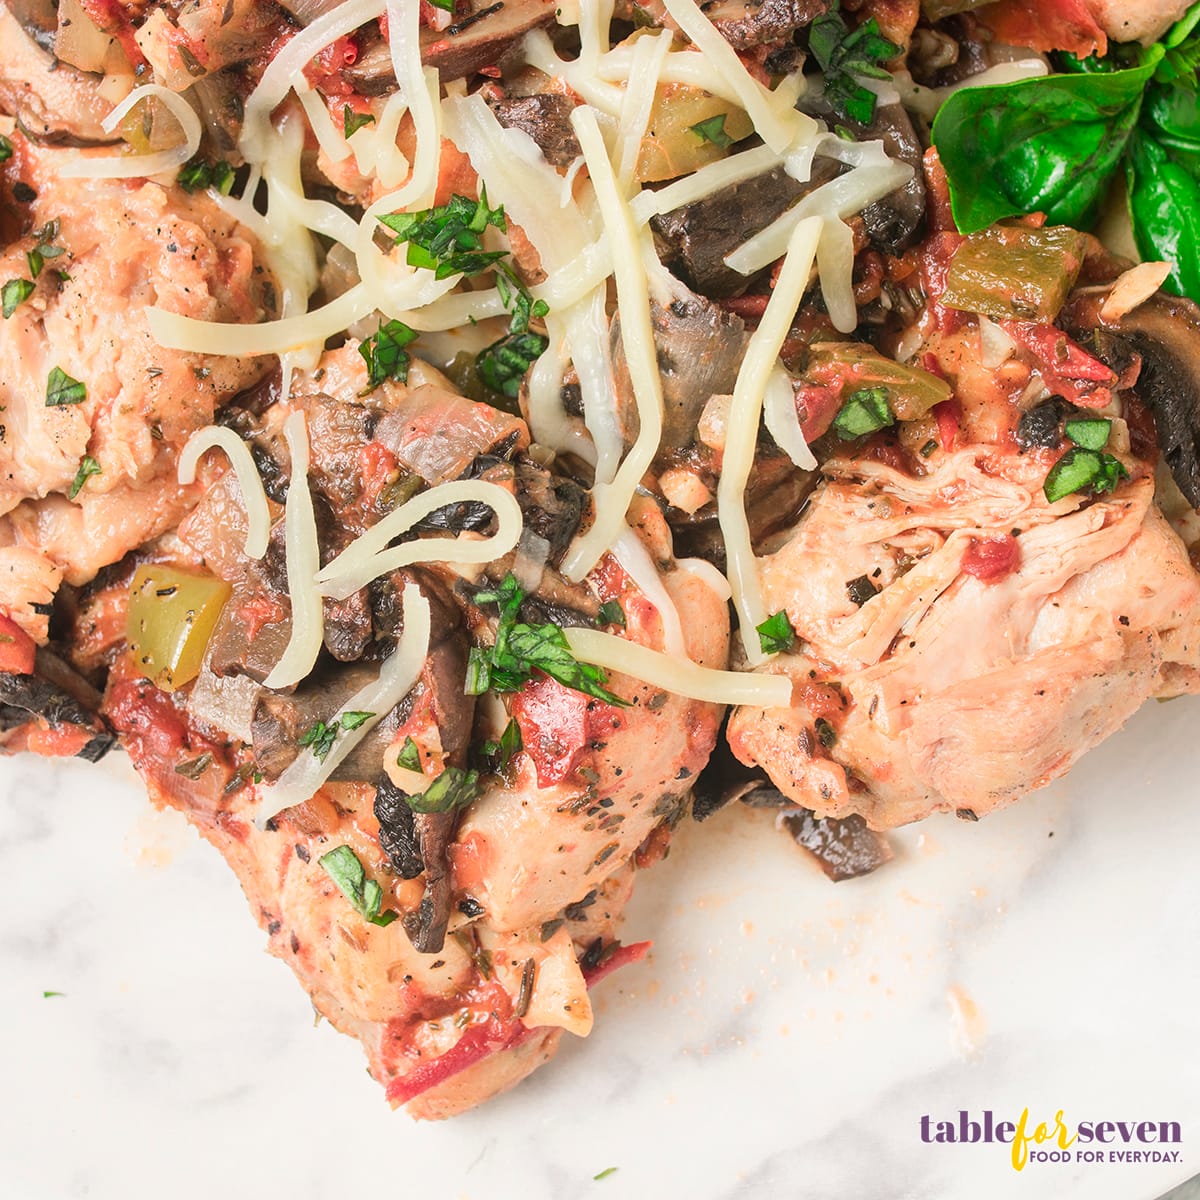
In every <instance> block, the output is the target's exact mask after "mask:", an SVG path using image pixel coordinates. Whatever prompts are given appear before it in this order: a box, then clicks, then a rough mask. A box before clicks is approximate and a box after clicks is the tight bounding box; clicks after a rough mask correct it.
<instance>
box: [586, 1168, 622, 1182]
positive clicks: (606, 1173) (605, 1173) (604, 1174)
mask: <svg viewBox="0 0 1200 1200" xmlns="http://www.w3.org/2000/svg"><path fill="white" fill-rule="evenodd" d="M616 1170H617V1168H616V1167H605V1168H604V1170H603V1171H600V1172H598V1173H597V1174H595V1175H593V1176H592V1178H593V1179H597V1180H598V1179H607V1178H608V1177H609V1176H610V1175H612V1174H613V1173H614V1172H615V1171H616Z"/></svg>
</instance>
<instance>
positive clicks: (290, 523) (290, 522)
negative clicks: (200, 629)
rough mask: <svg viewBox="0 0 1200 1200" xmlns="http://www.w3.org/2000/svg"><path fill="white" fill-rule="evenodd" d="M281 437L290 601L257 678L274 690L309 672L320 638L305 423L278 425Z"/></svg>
mask: <svg viewBox="0 0 1200 1200" xmlns="http://www.w3.org/2000/svg"><path fill="white" fill-rule="evenodd" d="M283 436H284V440H285V441H286V442H287V448H288V454H289V456H290V457H291V460H292V474H291V480H290V482H289V484H288V494H287V502H286V504H285V505H284V509H283V519H284V548H285V550H286V560H287V583H288V596H289V598H290V599H291V602H292V632H291V636H290V637H289V638H288V644H287V648H286V649H285V650H284V652H283V655H282V657H281V658H280V660H279V661H278V662H277V663H276V664H275V668H274V670H272V672H271V673H270V674H269V675H268V676H267V677H266V679H264V680H263V683H264V685H265V686H266V687H269V688H274V689H279V688H286V687H291V686H292V685H293V684H296V683H299V682H300V680H302V679H303V678H304V677H305V675H307V674H308V673H309V671H311V670H312V669H313V664H314V663H315V662H316V661H317V655H318V654H319V653H320V650H321V641H322V639H323V638H324V635H325V625H324V618H323V614H322V611H321V597H320V596H319V595H318V593H317V589H316V588H315V587H314V586H313V578H314V577H315V576H316V573H317V569H318V567H320V565H321V552H320V549H319V547H318V545H317V521H316V517H315V516H314V514H313V502H312V494H311V493H310V492H309V490H308V425H307V423H306V422H305V419H304V414H303V413H302V412H296V413H292V415H291V416H290V417H288V419H287V420H286V421H285V422H284V423H283Z"/></svg>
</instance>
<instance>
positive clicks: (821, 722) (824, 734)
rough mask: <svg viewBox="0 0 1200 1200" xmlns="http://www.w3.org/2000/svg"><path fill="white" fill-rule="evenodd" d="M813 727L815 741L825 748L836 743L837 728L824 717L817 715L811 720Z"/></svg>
mask: <svg viewBox="0 0 1200 1200" xmlns="http://www.w3.org/2000/svg"><path fill="white" fill-rule="evenodd" d="M813 728H814V729H815V730H816V731H817V741H818V742H820V743H821V745H822V746H824V747H825V749H826V750H828V749H829V748H830V747H831V746H833V745H835V744H836V743H837V730H836V729H834V727H833V726H832V725H830V723H829V722H828V721H827V720H825V718H824V717H818V718H817V719H816V720H815V721H814V722H813Z"/></svg>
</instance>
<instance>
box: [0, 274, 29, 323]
mask: <svg viewBox="0 0 1200 1200" xmlns="http://www.w3.org/2000/svg"><path fill="white" fill-rule="evenodd" d="M33 288H34V285H33V284H32V283H30V281H29V280H28V279H10V280H9V281H8V282H7V283H6V284H5V285H4V287H3V288H0V305H3V309H2V311H3V313H4V319H5V320H6V321H7V320H8V318H9V317H11V316H12V315H13V313H15V312H16V311H17V308H18V307H19V306H20V305H22V304H24V303H25V301H26V300H28V299H29V297H30V296H32V295H33Z"/></svg>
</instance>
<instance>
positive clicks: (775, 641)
mask: <svg viewBox="0 0 1200 1200" xmlns="http://www.w3.org/2000/svg"><path fill="white" fill-rule="evenodd" d="M755 629H756V630H757V631H758V644H759V645H760V646H761V647H762V652H763V653H764V654H786V653H787V652H788V651H789V650H791V648H792V647H793V646H794V645H795V644H796V631H795V630H794V629H793V628H792V623H791V621H789V620H788V615H787V613H786V612H784V610H783V609H780V610H779V611H778V612H777V613H773V614H772V615H771V616H769V617H768V618H767V619H766V620H765V621H764V622H763V623H762V624H761V625H757V626H755Z"/></svg>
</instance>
